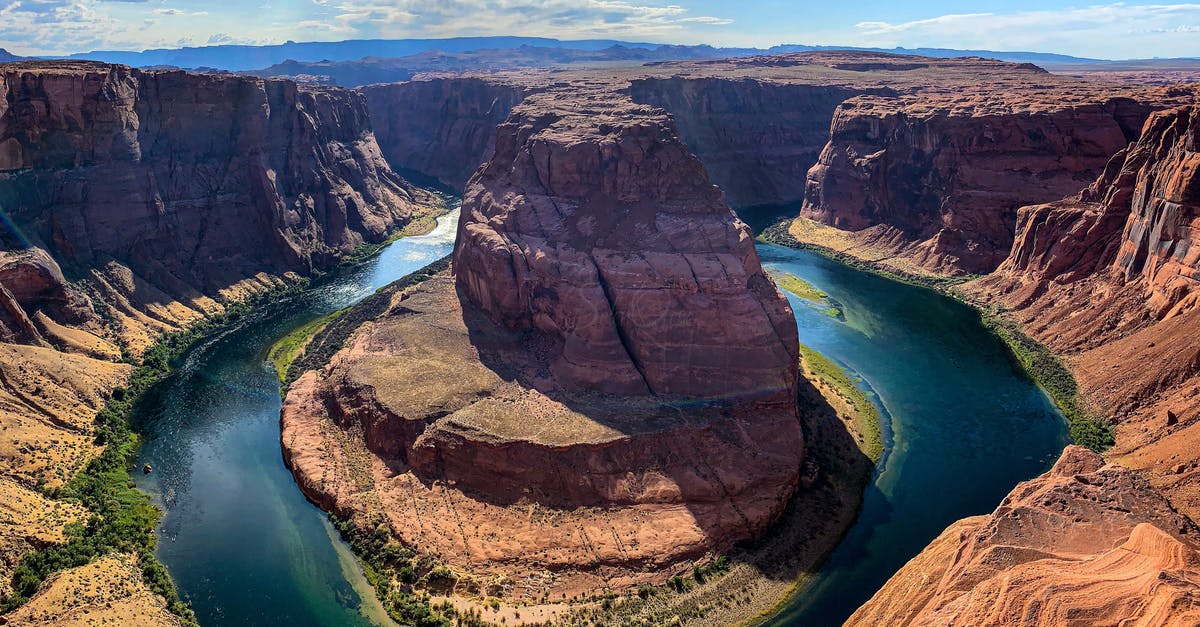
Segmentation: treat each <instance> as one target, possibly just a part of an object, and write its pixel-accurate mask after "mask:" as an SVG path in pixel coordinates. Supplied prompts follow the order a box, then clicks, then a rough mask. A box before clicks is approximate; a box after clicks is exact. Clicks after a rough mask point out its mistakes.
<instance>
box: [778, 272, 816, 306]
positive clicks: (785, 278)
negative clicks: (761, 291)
mask: <svg viewBox="0 0 1200 627" xmlns="http://www.w3.org/2000/svg"><path fill="white" fill-rule="evenodd" d="M775 282H776V283H778V284H779V287H782V288H783V289H785V290H787V291H789V292H791V293H793V294H795V295H796V296H799V297H800V298H803V299H805V300H811V301H817V302H820V301H823V300H825V299H827V298H829V294H826V293H825V292H822V291H821V290H819V289H817V288H815V287H813V285H812V283H809V282H808V281H805V280H804V279H802V278H800V277H798V276H796V275H794V274H791V273H788V272H782V273H780V274H778V275H776V276H775Z"/></svg>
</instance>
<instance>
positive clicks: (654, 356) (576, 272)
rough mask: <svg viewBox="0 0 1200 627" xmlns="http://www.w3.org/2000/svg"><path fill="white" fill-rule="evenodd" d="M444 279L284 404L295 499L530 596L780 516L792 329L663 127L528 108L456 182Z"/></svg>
mask: <svg viewBox="0 0 1200 627" xmlns="http://www.w3.org/2000/svg"><path fill="white" fill-rule="evenodd" d="M453 268H454V276H453V277H450V276H446V275H439V276H435V277H434V278H432V279H429V280H428V281H426V282H424V283H422V284H420V285H418V286H417V287H415V288H407V289H393V293H390V294H388V295H387V296H386V298H388V299H390V300H389V302H388V303H387V306H386V307H384V308H381V309H380V311H381V312H382V313H379V314H378V315H371V316H368V317H367V319H366V320H359V321H356V322H353V324H356V325H360V326H357V328H356V329H355V330H354V331H353V333H351V334H350V335H349V336H348V339H347V340H346V342H345V344H344V345H343V347H342V349H341V350H340V351H339V352H338V353H337V354H336V355H335V356H334V357H333V359H332V360H331V361H330V363H329V364H328V365H326V366H324V367H322V368H320V369H319V370H315V371H309V372H307V373H306V374H304V375H303V376H301V377H300V378H299V379H298V380H297V381H296V383H295V384H293V385H292V387H291V388H290V389H289V391H288V394H287V399H286V402H285V406H284V409H283V414H282V424H283V447H284V451H285V457H286V459H287V460H288V463H289V465H290V466H291V468H292V470H293V473H294V474H295V475H296V477H297V481H298V482H299V483H300V485H301V487H302V489H304V491H305V493H306V494H308V495H309V496H310V498H312V499H313V500H314V501H316V502H318V503H319V504H321V505H322V506H323V507H325V508H326V509H330V510H333V511H335V512H338V513H339V514H340V515H342V516H344V517H347V518H351V519H353V520H355V522H356V523H358V524H359V525H362V526H370V527H373V526H374V525H375V524H376V521H377V520H380V519H382V520H384V521H385V522H386V523H387V525H388V527H389V528H390V529H391V532H392V533H393V534H394V535H395V536H396V537H397V538H399V539H401V540H402V541H403V542H404V543H405V544H407V545H409V546H412V547H413V548H414V549H416V550H418V551H422V552H425V553H428V554H432V555H434V556H436V557H437V558H439V559H440V560H442V561H444V562H446V563H448V564H450V565H451V566H452V567H453V568H455V569H456V570H457V571H458V572H459V573H461V574H462V575H464V579H463V580H464V581H466V582H470V583H469V584H467V585H468V586H474V587H476V588H477V589H490V588H488V586H492V585H493V584H495V582H501V581H502V582H508V583H506V584H505V585H504V586H502V587H501V588H502V590H503V592H504V593H505V594H506V595H511V596H512V597H514V598H518V599H538V598H545V597H543V595H549V598H550V599H551V600H557V599H559V598H562V597H560V595H567V596H574V595H575V594H577V593H581V594H584V595H585V596H586V595H588V594H593V593H596V592H597V591H601V590H627V589H629V588H630V587H633V586H636V585H638V584H641V583H647V582H661V581H664V580H665V579H667V578H668V577H670V576H671V575H673V574H675V573H678V572H680V571H681V570H683V569H688V568H690V565H691V563H692V561H693V560H698V559H703V558H704V557H705V556H707V555H711V554H712V553H713V552H721V551H725V550H728V549H729V548H730V547H731V546H732V544H733V543H734V542H736V541H738V540H742V539H747V538H753V537H757V536H759V535H761V534H762V533H763V531H764V530H765V529H766V528H767V527H768V526H769V525H770V524H771V523H772V522H773V521H774V520H775V519H776V518H777V517H778V516H779V515H780V513H781V512H782V511H783V508H784V507H785V506H786V504H787V502H788V499H789V497H790V496H791V494H792V492H793V490H794V489H795V487H796V484H797V481H798V476H799V472H800V467H801V464H802V463H803V461H804V446H803V436H802V434H801V428H800V421H799V417H798V415H797V407H796V394H797V385H798V384H797V381H796V377H797V367H798V355H797V349H798V345H797V340H796V328H795V322H794V318H793V316H792V313H791V311H790V309H789V308H788V305H787V301H786V300H785V299H784V298H783V296H782V295H781V294H780V293H779V292H778V290H776V289H775V286H774V284H773V283H772V282H771V281H770V279H769V278H767V276H766V275H765V274H764V273H763V271H762V268H761V267H760V266H759V262H758V258H757V255H756V254H755V251H754V248H753V241H752V239H751V238H750V235H749V231H748V229H747V228H746V227H745V225H744V224H742V223H741V222H740V221H739V220H737V218H736V217H735V216H734V215H733V214H732V212H730V210H729V208H728V207H727V206H726V205H725V204H724V201H723V198H722V195H721V192H720V191H719V190H718V189H717V188H716V187H714V186H713V185H712V183H711V182H710V181H709V180H708V177H707V176H706V174H705V171H704V169H703V167H702V166H701V165H700V163H699V162H698V161H697V160H696V158H695V157H694V156H692V155H691V153H690V152H688V150H687V148H686V147H685V146H684V145H683V144H682V142H681V141H679V139H678V137H677V134H676V132H675V129H674V127H673V125H672V124H671V122H670V119H669V117H668V116H667V115H666V114H665V113H664V112H663V111H661V110H659V109H655V108H652V107H647V106H643V105H636V104H634V103H632V102H630V101H629V100H627V99H625V98H622V97H619V96H616V97H615V96H614V95H613V94H612V93H611V92H608V91H599V90H598V91H587V90H581V91H572V92H565V91H563V92H560V93H557V94H556V93H554V92H548V93H546V94H539V95H534V96H531V97H530V98H529V99H527V100H526V101H525V103H523V104H522V105H520V106H518V107H517V108H516V109H515V110H514V111H513V113H512V115H511V116H510V117H509V119H508V121H507V122H506V123H505V124H503V125H502V126H501V127H500V130H499V132H498V140H497V143H496V152H495V156H494V157H493V158H492V159H491V160H490V161H489V162H488V164H487V165H486V166H484V167H483V168H481V169H480V170H479V171H478V172H477V173H476V175H475V176H474V177H473V178H472V180H471V182H470V183H469V184H468V186H467V192H466V194H465V195H464V202H463V212H462V218H461V220H460V223H459V236H458V241H457V245H456V248H455V253H454V266H453ZM373 298H374V299H379V298H384V296H376V297H373ZM375 306H376V305H371V307H375ZM356 311H359V312H361V311H366V309H364V308H363V307H360V308H357V309H356ZM356 315H357V314H355V313H351V314H346V315H344V316H343V317H342V318H343V319H347V320H354V319H355V316H356ZM347 316H349V318H347ZM337 324H339V325H340V324H351V323H350V322H341V321H340V320H339V322H338V323H337ZM331 328H334V327H331ZM317 341H318V343H319V342H320V341H323V340H320V338H318V340H317Z"/></svg>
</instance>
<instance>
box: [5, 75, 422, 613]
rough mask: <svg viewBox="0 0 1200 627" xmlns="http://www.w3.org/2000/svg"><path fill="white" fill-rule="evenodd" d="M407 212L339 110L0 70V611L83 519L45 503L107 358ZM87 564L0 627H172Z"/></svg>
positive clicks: (136, 80)
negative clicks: (26, 565) (45, 550)
mask: <svg viewBox="0 0 1200 627" xmlns="http://www.w3.org/2000/svg"><path fill="white" fill-rule="evenodd" d="M423 200H424V198H423V197H422V196H421V193H420V192H418V191H417V190H415V189H414V188H412V187H411V186H410V185H409V184H408V183H407V182H405V181H404V180H403V179H401V178H400V177H399V176H397V175H396V174H395V173H394V172H393V171H392V170H391V169H390V168H389V167H388V165H387V164H386V162H384V160H383V158H382V156H381V155H380V152H379V148H378V146H377V145H376V143H375V139H374V136H373V134H372V133H371V130H370V124H369V121H368V119H367V114H366V108H365V104H364V102H363V100H362V98H361V97H360V96H358V95H356V94H353V93H351V92H345V91H340V90H333V89H310V88H302V87H298V86H297V85H295V84H294V83H291V82H287V81H264V80H259V79H252V78H244V77H235V76H215V75H198V74H188V73H184V72H179V71H141V70H134V69H130V68H127V67H123V66H114V65H105V64H99V63H88V62H42V61H38V62H33V61H30V62H22V63H12V64H5V65H3V66H0V212H2V213H3V214H4V225H3V227H0V418H2V419H0V433H2V435H3V443H2V444H0V488H2V491H3V493H4V502H5V503H6V508H5V511H4V512H3V513H4V520H3V521H0V522H2V523H3V525H4V526H5V528H6V530H7V531H6V537H5V539H4V541H3V542H2V543H0V553H3V556H2V557H3V559H2V560H0V580H2V581H3V583H2V584H0V592H5V591H7V590H8V584H9V580H10V577H11V575H12V571H13V569H14V568H15V567H16V566H17V564H18V563H19V562H20V560H21V559H22V558H23V557H24V556H25V555H26V554H28V553H29V552H30V551H33V550H37V549H39V548H42V547H45V546H46V545H48V544H52V543H55V542H61V541H62V540H63V528H64V526H65V525H67V524H69V523H72V522H86V521H87V518H88V517H89V516H90V515H91V514H90V513H89V512H86V511H82V510H81V509H80V508H78V507H77V506H73V505H71V506H68V505H67V504H65V503H59V502H56V501H53V500H49V499H46V498H45V497H44V496H43V492H42V490H44V489H47V488H50V489H53V488H55V487H57V486H60V485H61V484H63V483H64V482H66V481H67V480H69V479H70V478H71V477H72V476H73V475H74V474H75V473H76V472H78V471H79V469H81V468H82V467H83V466H84V465H85V464H86V463H87V462H88V461H89V460H91V459H92V458H93V457H94V456H95V455H97V454H98V453H99V452H100V446H98V445H97V444H96V440H95V431H94V418H95V415H96V413H97V411H99V410H100V409H101V408H102V407H103V406H104V404H105V402H106V401H107V400H108V399H109V398H110V397H111V396H112V395H113V394H114V390H116V389H117V388H121V387H123V386H125V385H127V383H128V379H129V375H130V372H131V370H132V368H131V367H130V366H129V365H128V364H127V363H123V362H122V360H123V358H125V357H134V358H136V357H137V356H139V355H140V354H141V353H142V351H143V350H144V349H145V348H146V347H147V346H149V345H150V344H152V343H153V342H154V341H155V340H156V339H157V338H159V337H160V336H161V335H162V334H164V333H168V332H172V331H178V330H180V329H183V328H186V327H187V326H189V325H190V324H193V323H196V322H199V321H201V320H202V319H204V318H205V317H206V316H211V315H216V314H220V313H222V312H224V311H226V308H227V307H228V306H229V305H230V304H233V303H237V302H241V301H244V300H246V299H248V298H249V297H251V296H254V295H256V294H262V293H264V292H267V291H270V290H274V289H279V288H283V287H286V286H288V285H291V284H294V283H296V282H297V281H299V280H300V279H301V277H302V276H306V275H312V274H314V273H316V272H318V271H320V270H323V269H328V268H329V267H331V266H332V265H334V264H336V263H337V262H338V261H339V260H341V259H343V258H344V257H346V256H347V255H349V254H350V253H351V252H353V251H354V250H355V249H357V248H358V247H359V246H361V245H362V244H364V243H372V242H380V241H382V240H383V239H384V238H386V237H387V235H388V234H389V232H390V231H391V230H392V229H394V228H397V227H399V226H402V225H403V224H404V223H405V222H407V221H408V219H409V216H410V214H411V212H412V208H413V206H415V205H416V204H417V203H418V202H422V201H423ZM114 560H115V561H116V562H121V563H120V564H116V565H115V566H114V565H113V564H109V562H114ZM101 562H103V563H105V564H109V566H112V568H109V567H108V566H105V567H104V568H100V569H99V570H100V571H103V572H97V569H96V568H93V566H96V565H97V564H100V563H101ZM101 562H97V563H94V564H91V565H88V566H86V567H82V568H81V569H71V570H67V571H64V572H63V573H61V574H60V575H57V576H56V577H55V578H53V579H52V580H51V581H49V582H47V583H46V585H45V586H44V587H43V589H42V591H41V592H40V593H39V594H38V595H37V597H36V598H34V599H33V600H32V601H30V602H29V603H28V604H27V605H25V606H23V607H22V608H20V609H19V610H18V611H17V612H15V613H10V614H9V615H6V616H5V617H3V618H0V621H3V620H8V621H9V624H75V623H78V624H85V623H89V622H96V621H101V622H103V621H113V620H115V621H117V622H126V623H131V624H132V623H136V624H177V623H178V620H177V617H174V616H173V615H171V614H170V613H169V612H167V611H166V609H165V602H164V601H162V599H160V598H158V597H157V596H156V595H155V593H154V592H152V591H151V590H150V589H149V588H148V587H147V586H145V585H144V584H142V582H141V567H140V566H138V565H137V564H136V560H134V561H133V562H130V560H129V559H126V558H123V557H120V556H109V557H106V558H104V559H103V560H101ZM114 564H115V562H114ZM114 568H115V569H116V570H119V571H120V576H119V577H117V579H112V578H108V577H109V575H111V574H112V573H113V572H116V571H114V570H113V569H114ZM97 577H99V579H95V578H97ZM93 579H95V582H94V584H93V583H89V581H91V580H93ZM118 579H119V581H118Z"/></svg>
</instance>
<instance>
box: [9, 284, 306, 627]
mask: <svg viewBox="0 0 1200 627" xmlns="http://www.w3.org/2000/svg"><path fill="white" fill-rule="evenodd" d="M307 284H308V281H307V280H303V279H301V280H299V281H296V282H293V283H290V284H284V285H281V286H280V287H277V288H276V289H273V290H270V291H266V292H260V293H258V294H254V295H251V296H249V297H248V298H247V299H245V300H241V301H238V302H226V303H222V312H221V313H219V314H216V315H213V316H210V317H208V318H205V319H203V320H201V321H199V322H196V323H194V324H192V325H190V326H189V327H187V328H186V329H183V330H180V331H176V332H172V333H167V334H164V335H162V336H160V337H159V338H158V339H157V340H156V341H155V342H154V343H153V344H152V345H150V346H149V347H148V348H146V349H145V350H144V351H143V352H142V356H141V359H140V360H136V362H134V360H133V359H131V358H129V357H126V358H125V361H126V362H127V363H131V362H134V363H135V365H134V367H133V370H132V372H131V374H130V376H129V378H128V380H127V383H126V384H125V385H123V386H118V387H114V388H112V389H110V390H107V391H106V392H105V393H106V395H107V398H108V400H107V401H106V402H105V403H104V406H103V408H102V409H101V410H100V411H99V412H97V414H96V416H95V419H94V435H95V443H96V444H97V445H98V446H102V447H103V448H102V449H101V450H100V453H99V455H97V456H96V457H94V458H92V459H91V460H90V461H89V462H88V463H87V464H86V465H84V467H83V468H82V469H80V470H79V471H78V472H76V473H75V474H74V476H72V477H70V478H69V479H68V480H67V481H66V482H65V483H64V484H63V485H61V486H58V487H56V488H54V489H52V490H48V491H47V494H46V496H47V497H48V498H51V499H53V500H55V501H64V502H72V503H78V504H79V505H81V506H82V507H83V508H84V509H85V510H86V511H87V512H88V514H89V515H90V518H89V521H88V522H87V524H83V525H72V526H68V527H67V529H66V531H65V532H64V537H63V541H62V542H61V543H55V544H50V545H48V546H46V547H44V548H42V549H41V550H39V551H37V552H34V553H30V554H28V555H26V556H25V557H23V558H22V559H21V561H20V562H19V564H18V565H17V567H16V568H15V570H14V574H13V578H12V580H13V591H12V593H11V594H10V595H9V596H7V597H6V598H5V599H4V600H3V605H2V610H3V611H4V612H5V613H8V612H11V611H13V610H16V609H17V608H20V607H22V606H23V605H24V604H26V603H27V602H29V601H30V600H31V599H33V598H34V597H35V596H37V595H39V590H41V589H42V586H43V583H45V582H47V581H48V580H50V579H52V578H55V583H56V584H57V583H59V581H58V579H60V578H56V576H57V575H58V574H59V573H62V572H64V571H69V570H71V569H75V568H79V567H82V566H84V565H88V564H92V563H96V564H97V565H95V566H93V567H92V568H93V570H96V571H97V572H95V573H92V574H90V575H88V576H89V577H108V578H115V580H122V579H124V575H123V574H122V570H121V569H124V568H125V567H127V566H131V564H130V560H132V564H133V566H132V567H133V568H135V571H136V572H137V573H139V574H140V579H141V581H142V582H143V583H144V584H145V585H146V587H147V588H148V589H149V591H150V592H152V593H153V594H154V595H158V596H159V597H161V598H162V599H163V600H164V601H165V609H166V610H168V611H169V612H170V613H171V614H173V615H174V616H175V617H177V619H178V622H179V623H180V624H183V625H194V624H196V620H195V615H194V614H193V612H192V610H191V608H190V607H188V605H187V604H185V603H184V602H183V601H182V600H181V599H180V597H179V594H178V592H177V590H176V588H175V585H174V583H173V581H172V580H171V577H170V575H169V574H168V573H167V571H166V568H165V567H164V566H163V565H162V564H161V563H160V562H159V561H158V559H157V558H156V557H155V554H154V553H155V549H156V547H157V543H158V538H157V536H156V535H155V532H154V528H155V526H156V525H157V524H158V521H159V519H160V517H161V515H162V512H161V511H160V510H159V509H158V508H156V507H154V506H153V505H152V504H151V503H150V497H149V496H148V495H147V494H145V493H144V492H142V491H140V490H138V489H137V488H136V487H134V484H133V481H132V477H131V473H133V472H136V469H135V465H134V463H133V462H134V458H135V456H136V455H137V451H138V447H139V445H140V442H141V436H140V428H139V427H140V425H138V424H137V423H136V420H135V419H134V414H135V409H136V408H137V406H138V404H139V403H140V402H141V400H142V397H143V394H144V393H145V392H146V391H148V390H149V389H150V388H151V387H152V386H154V385H155V384H156V383H158V382H159V381H161V380H162V379H164V378H165V377H167V376H168V375H169V374H170V373H171V372H172V371H173V369H174V368H175V366H176V365H177V364H178V362H179V359H180V358H181V357H182V356H183V355H185V354H186V353H187V352H188V351H189V350H190V349H191V348H192V347H193V346H194V345H195V344H196V343H198V342H199V341H201V340H203V339H204V338H206V337H209V336H211V335H213V334H216V333H218V332H220V331H222V330H223V329H226V328H229V327H231V326H233V325H235V324H237V323H238V322H240V321H241V320H242V319H244V318H245V317H246V316H247V315H249V314H250V313H251V312H253V311H254V310H255V309H256V308H257V307H259V306H261V305H263V304H266V303H269V302H273V301H274V300H276V299H278V298H280V297H284V296H286V295H287V294H289V293H294V292H295V291H298V290H302V289H304V288H305V287H306V286H307ZM113 556H123V557H121V559H111V558H112V557H113ZM97 560H99V561H97ZM114 569H115V570H114ZM42 592H45V591H42ZM129 598H131V599H134V601H133V603H134V605H135V607H133V608H130V607H125V606H124V605H125V604H124V603H122V602H121V600H120V599H115V600H114V599H110V600H109V601H107V604H108V605H107V607H108V608H109V609H110V610H112V613H113V614H114V615H116V616H125V615H128V614H131V613H132V614H137V613H139V612H145V613H147V615H149V614H150V613H153V612H154V610H155V608H154V605H155V603H154V602H153V601H152V600H151V601H147V599H145V598H141V595H140V593H138V592H137V591H133V592H131V594H130V595H129ZM48 609H49V608H45V609H43V611H47V610H48Z"/></svg>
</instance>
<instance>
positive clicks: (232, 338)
mask: <svg viewBox="0 0 1200 627" xmlns="http://www.w3.org/2000/svg"><path fill="white" fill-rule="evenodd" d="M457 222H458V212H457V211H455V212H453V213H452V214H449V215H447V216H445V217H443V218H442V219H441V220H439V221H438V227H437V229H436V230H435V231H434V232H433V233H431V234H429V235H426V236H422V237H410V238H404V239H401V240H399V241H397V242H395V243H394V244H392V245H390V246H389V247H388V248H387V249H386V250H384V251H383V252H382V253H381V254H380V255H379V256H378V257H376V258H375V259H373V260H371V261H370V262H369V263H367V264H365V265H364V266H362V267H361V268H358V269H356V270H355V271H354V272H352V273H349V274H345V275H342V276H340V277H338V278H336V279H334V280H332V281H329V282H327V283H325V284H323V285H320V286H319V287H316V288H314V289H312V290H308V291H306V292H305V293H303V294H299V295H297V296H294V297H290V298H287V299H285V300H282V301H281V302H278V303H274V304H273V305H272V306H269V307H266V308H265V309H263V310H262V311H260V312H258V313H256V314H255V315H254V316H252V317H250V318H249V319H247V320H246V321H244V322H243V323H241V324H239V325H237V326H236V327H235V328H233V329H231V330H229V331H227V332H225V333H222V334H220V335H218V336H217V337H214V338H211V339H209V340H208V341H206V342H205V343H204V344H202V345H201V346H199V347H197V348H195V349H193V350H192V351H191V352H190V353H189V354H188V355H187V358H186V361H185V363H184V364H183V366H182V367H181V368H180V369H179V370H177V371H176V372H175V373H174V374H172V375H171V376H170V377H169V378H168V379H167V380H165V381H164V382H162V383H160V384H159V385H157V386H155V388H154V389H153V390H152V391H151V393H150V394H149V395H148V396H147V397H146V401H145V403H144V404H143V406H142V407H141V408H140V410H139V411H140V414H139V419H140V420H142V421H143V424H144V425H146V428H145V429H144V433H145V436H146V437H145V444H144V446H143V447H142V450H141V459H139V461H138V465H139V466H140V465H141V464H142V463H149V464H151V465H152V466H153V468H154V471H153V473H152V474H150V475H139V476H138V479H137V481H138V486H139V487H140V488H142V489H144V490H146V491H147V492H149V493H151V494H152V495H154V496H155V498H156V499H157V500H158V502H159V504H160V505H162V506H163V507H164V508H165V509H166V516H165V517H164V518H163V520H162V523H161V526H160V528H159V529H158V530H157V533H158V534H159V548H158V557H159V559H161V560H162V561H163V563H164V564H166V566H167V569H168V571H169V572H170V573H171V576H172V577H173V578H174V579H175V582H176V583H177V584H178V586H179V591H180V594H181V595H182V596H183V598H184V599H185V600H187V601H189V602H191V604H192V606H193V608H194V609H195V611H196V615H197V618H199V620H200V623H201V624H202V625H289V626H302V625H372V624H380V623H386V622H387V619H386V616H385V615H384V613H383V612H382V608H381V607H380V606H379V603H378V601H377V600H376V599H375V597H374V594H373V591H371V590H370V589H369V588H368V587H367V585H366V582H365V580H364V579H363V577H362V573H361V571H360V570H359V568H360V567H359V566H358V565H357V564H356V563H355V562H354V560H353V557H352V556H351V555H350V553H349V551H348V547H346V546H345V544H344V543H343V542H342V541H341V540H340V539H339V538H338V537H337V535H336V532H334V530H333V528H332V526H331V525H330V524H329V522H328V520H327V518H326V516H325V514H324V513H323V512H321V510H319V509H318V508H317V507H315V506H313V505H312V504H310V503H309V502H308V501H306V500H305V499H304V497H303V496H302V495H301V494H300V491H299V489H297V487H296V485H295V483H294V482H293V481H292V476H291V473H289V472H288V470H287V469H286V468H285V467H284V465H283V460H282V457H281V454H280V448H279V409H280V397H279V380H278V378H276V375H275V373H274V371H273V370H272V368H271V366H270V364H269V363H268V362H267V351H268V350H269V348H270V346H271V344H273V343H274V342H275V341H276V340H277V339H279V338H280V337H282V336H283V335H285V334H287V333H288V332H289V331H290V330H292V329H294V328H296V327H298V326H300V325H302V324H304V323H306V322H308V321H310V320H313V319H315V318H317V317H319V316H322V315H325V314H327V313H329V312H332V311H336V310H338V309H341V308H343V307H346V306H348V305H351V304H353V303H355V302H357V301H359V300H361V299H362V298H363V297H365V296H367V295H369V294H370V293H372V292H373V291H374V290H376V289H378V288H380V287H382V286H384V285H387V284H388V283H391V282H392V281H394V280H396V279H398V278H400V277H402V276H404V275H406V274H409V273H411V272H413V271H414V270H417V269H419V268H421V267H422V266H424V265H426V264H428V263H430V262H432V261H435V260H437V259H439V258H441V257H443V256H445V255H447V254H449V252H450V249H451V247H452V246H453V238H454V229H455V226H456V224H457Z"/></svg>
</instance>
